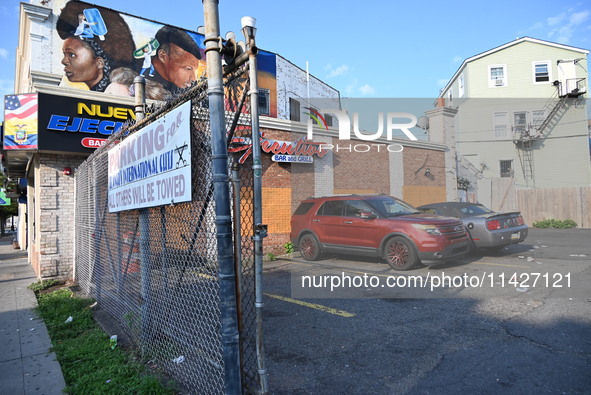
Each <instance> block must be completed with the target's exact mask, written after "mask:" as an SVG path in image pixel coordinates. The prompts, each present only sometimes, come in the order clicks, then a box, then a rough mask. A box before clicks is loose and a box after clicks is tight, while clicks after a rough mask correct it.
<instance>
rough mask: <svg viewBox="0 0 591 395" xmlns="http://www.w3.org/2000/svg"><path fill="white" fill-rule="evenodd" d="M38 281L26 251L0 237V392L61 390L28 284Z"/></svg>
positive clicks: (60, 379) (58, 373) (57, 367)
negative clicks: (17, 248)
mask: <svg viewBox="0 0 591 395" xmlns="http://www.w3.org/2000/svg"><path fill="white" fill-rule="evenodd" d="M35 281H37V279H36V277H35V272H34V271H33V268H32V267H31V266H30V265H29V263H28V262H27V252H26V251H21V250H15V249H13V247H12V237H4V238H1V239H0V394H14V395H17V394H63V390H64V388H65V386H66V384H65V381H64V376H63V374H62V370H61V368H60V365H59V363H58V362H57V360H56V357H55V354H54V353H53V352H50V351H49V349H50V348H51V341H50V339H49V335H48V333H47V328H46V326H45V323H44V322H43V321H42V320H41V319H40V318H38V317H37V315H36V313H35V312H34V310H33V309H34V308H35V307H37V299H36V298H35V294H34V292H33V291H31V290H30V289H28V288H27V287H28V286H29V285H31V283H34V282H35Z"/></svg>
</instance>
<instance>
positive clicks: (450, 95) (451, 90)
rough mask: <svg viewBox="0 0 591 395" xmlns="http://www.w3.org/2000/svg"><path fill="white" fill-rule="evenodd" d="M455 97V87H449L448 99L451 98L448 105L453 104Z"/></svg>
mask: <svg viewBox="0 0 591 395" xmlns="http://www.w3.org/2000/svg"><path fill="white" fill-rule="evenodd" d="M453 99H454V96H453V89H452V88H449V91H448V92H447V100H449V102H448V103H447V105H451V102H452V100H453Z"/></svg>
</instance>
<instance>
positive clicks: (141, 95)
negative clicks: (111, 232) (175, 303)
mask: <svg viewBox="0 0 591 395" xmlns="http://www.w3.org/2000/svg"><path fill="white" fill-rule="evenodd" d="M133 82H134V85H135V119H136V121H138V122H139V121H141V120H142V119H144V116H145V111H144V110H145V103H146V96H145V88H146V80H145V78H144V77H142V76H141V75H139V76H137V77H135V79H134V81H133ZM139 225H140V226H139V230H140V240H139V242H140V243H139V244H140V273H141V294H142V299H143V301H142V320H141V326H142V347H145V345H146V344H148V342H149V339H150V327H151V321H152V320H151V319H150V312H151V305H152V298H151V292H150V288H151V283H152V281H151V275H152V273H151V268H150V219H149V217H148V209H146V208H142V209H140V210H139ZM130 248H133V245H131V247H130ZM142 351H145V350H142Z"/></svg>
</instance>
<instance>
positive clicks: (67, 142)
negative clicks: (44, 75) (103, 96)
mask: <svg viewBox="0 0 591 395" xmlns="http://www.w3.org/2000/svg"><path fill="white" fill-rule="evenodd" d="M133 118H135V114H134V112H133V106H129V105H122V104H115V103H107V102H98V101H91V100H84V99H77V98H74V97H68V96H56V95H49V94H45V93H40V94H39V130H40V133H39V150H41V151H62V152H64V151H65V152H85V153H91V152H92V151H94V150H95V149H96V148H98V147H100V146H101V145H103V144H104V143H105V142H106V141H107V138H108V137H109V136H110V135H111V134H113V133H116V132H117V131H118V130H119V129H121V127H123V125H124V124H125V122H126V121H127V120H128V119H133Z"/></svg>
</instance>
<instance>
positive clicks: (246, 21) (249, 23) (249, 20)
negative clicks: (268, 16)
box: [240, 16, 257, 44]
mask: <svg viewBox="0 0 591 395" xmlns="http://www.w3.org/2000/svg"><path fill="white" fill-rule="evenodd" d="M240 23H241V24H242V34H244V37H245V38H247V39H248V41H249V44H250V40H254V37H255V36H256V34H257V28H256V25H257V20H256V19H255V18H253V17H251V16H243V17H242V19H240Z"/></svg>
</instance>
